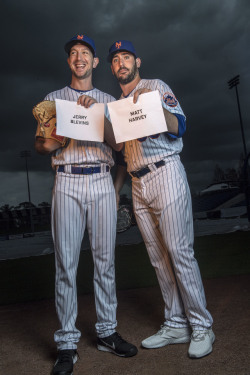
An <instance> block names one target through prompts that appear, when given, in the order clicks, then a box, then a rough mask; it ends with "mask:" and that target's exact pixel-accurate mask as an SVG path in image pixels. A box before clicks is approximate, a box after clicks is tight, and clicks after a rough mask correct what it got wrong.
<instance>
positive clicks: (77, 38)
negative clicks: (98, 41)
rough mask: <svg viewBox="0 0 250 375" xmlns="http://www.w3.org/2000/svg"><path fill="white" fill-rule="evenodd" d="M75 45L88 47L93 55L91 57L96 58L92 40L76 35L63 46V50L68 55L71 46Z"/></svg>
mask: <svg viewBox="0 0 250 375" xmlns="http://www.w3.org/2000/svg"><path fill="white" fill-rule="evenodd" d="M77 43H82V44H85V45H86V46H87V47H89V49H90V50H91V52H92V53H93V56H94V57H96V48H95V42H94V41H93V39H91V38H89V37H88V36H87V35H85V34H76V35H75V36H73V38H71V39H70V40H69V41H68V42H67V43H66V44H65V46H64V49H65V51H66V52H67V54H69V52H70V50H71V48H72V47H73V45H75V44H77Z"/></svg>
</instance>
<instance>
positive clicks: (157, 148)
mask: <svg viewBox="0 0 250 375" xmlns="http://www.w3.org/2000/svg"><path fill="white" fill-rule="evenodd" d="M141 88H147V89H150V90H152V91H154V90H158V91H159V93H160V96H161V99H162V105H163V107H164V108H165V109H167V110H168V111H169V112H171V113H173V114H178V115H183V116H184V113H183V111H182V109H181V106H180V104H179V102H178V101H177V99H176V98H175V96H174V94H173V92H172V90H171V89H170V87H169V86H168V85H167V84H166V83H164V82H163V81H161V80H159V79H152V80H149V79H142V80H140V82H139V83H138V85H137V86H136V87H135V88H134V90H133V91H132V92H131V93H130V94H129V95H128V96H133V95H134V93H135V92H136V91H137V90H138V89H141ZM121 98H124V97H123V95H122V96H121ZM182 147H183V143H182V138H172V137H171V136H169V135H168V134H166V133H161V134H159V135H156V136H155V137H147V138H146V139H144V138H143V139H135V140H132V141H128V142H126V143H125V152H124V157H125V161H126V162H127V165H128V171H129V172H130V171H135V170H138V169H141V168H143V167H145V166H146V165H148V164H151V163H155V162H157V161H159V160H162V159H164V158H166V157H167V156H170V155H174V154H179V153H180V152H181V150H182Z"/></svg>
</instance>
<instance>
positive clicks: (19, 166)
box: [0, 0, 250, 206]
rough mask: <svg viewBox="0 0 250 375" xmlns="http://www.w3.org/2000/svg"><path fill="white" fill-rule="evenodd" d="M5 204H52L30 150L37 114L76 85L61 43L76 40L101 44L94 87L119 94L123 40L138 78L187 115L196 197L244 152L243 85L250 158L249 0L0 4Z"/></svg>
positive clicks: (41, 166) (26, 0) (46, 174)
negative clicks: (111, 54)
mask: <svg viewBox="0 0 250 375" xmlns="http://www.w3.org/2000/svg"><path fill="white" fill-rule="evenodd" d="M1 14H2V21H1V26H0V28H1V47H2V58H1V61H2V69H1V93H2V94H1V129H2V133H1V137H2V142H1V150H0V156H1V157H0V181H1V188H0V193H1V196H0V206H1V205H3V204H5V203H8V204H11V205H16V204H18V203H20V202H23V201H27V200H28V193H27V180H26V172H25V161H24V159H22V158H20V156H19V155H20V151H22V150H31V155H32V157H31V158H29V160H28V165H29V172H30V174H29V176H30V188H31V200H32V201H33V203H35V204H38V203H39V202H42V201H50V199H51V190H52V187H53V171H52V170H51V167H50V157H47V156H46V157H45V156H40V155H38V154H36V152H35V150H34V146H33V144H34V134H35V130H36V122H35V120H34V118H33V116H32V107H33V106H34V105H35V104H37V102H39V101H41V100H43V98H44V97H45V95H46V94H47V93H49V92H51V91H54V90H57V89H60V88H62V87H64V86H66V85H67V84H69V83H70V78H71V75H70V71H69V69H68V66H67V63H66V58H67V56H66V54H65V52H64V44H65V42H66V41H68V40H69V39H70V38H71V37H72V36H73V35H75V34H76V33H83V34H86V35H88V36H90V37H91V38H93V39H94V40H95V42H96V47H97V54H98V56H99V58H100V64H99V66H98V68H97V69H96V71H95V72H94V85H95V86H96V87H98V88H99V89H101V90H103V91H106V92H108V93H110V94H113V95H114V96H115V97H116V98H118V97H119V94H120V89H119V86H118V84H117V82H116V81H115V79H114V78H113V76H112V75H111V72H110V66H109V64H108V63H107V62H106V56H107V53H108V49H109V47H110V45H111V44H112V43H113V42H114V41H115V40H117V39H128V40H131V41H132V42H133V44H134V45H135V48H136V50H137V54H138V55H139V56H140V57H141V59H142V67H141V76H142V77H143V78H160V79H162V80H163V81H165V82H166V83H167V84H168V85H169V86H170V87H171V88H172V90H173V91H174V93H175V95H176V97H177V98H178V100H179V102H180V103H181V106H182V109H183V111H184V113H185V114H186V116H187V132H186V134H185V136H184V139H183V140H184V149H183V151H182V153H181V159H182V161H183V164H184V166H185V168H186V171H187V175H188V180H189V183H190V186H191V189H192V190H201V189H203V188H205V187H206V186H207V185H208V184H209V183H210V182H211V180H212V177H213V171H214V167H215V165H216V164H219V165H220V166H221V167H222V168H225V169H226V168H231V167H237V166H238V160H239V157H240V154H241V153H242V152H243V144H242V137H241V131H240V121H239V113H238V107H237V101H236V93H235V89H232V90H229V89H228V84H227V82H228V80H229V79H231V78H233V77H234V76H236V75H238V74H239V75H240V85H239V86H238V91H239V98H240V105H241V111H242V118H243V125H244V130H245V137H246V141H247V149H248V152H249V151H250V141H249V140H250V106H249V96H250V3H249V0H220V1H218V0H126V1H124V0H120V1H115V0H114V1H110V0H102V1H97V0H91V1H84V0H81V1H80V0H76V1H74V0H71V1H68V0H60V1H58V0H53V1H52V0H43V1H31V0H22V1H18V0H2V1H1Z"/></svg>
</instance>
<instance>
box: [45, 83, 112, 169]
mask: <svg viewBox="0 0 250 375" xmlns="http://www.w3.org/2000/svg"><path fill="white" fill-rule="evenodd" d="M81 95H88V96H91V97H92V98H94V99H96V101H97V102H98V103H104V104H107V103H109V102H112V101H114V100H115V98H113V97H112V96H111V95H109V94H106V93H105V92H102V91H100V90H98V89H96V88H93V89H92V90H88V91H80V90H75V89H72V88H71V87H70V86H66V87H64V88H63V89H61V90H57V91H54V92H51V93H50V94H48V95H47V96H46V97H45V99H44V100H55V99H63V100H69V101H74V102H76V101H77V99H78V98H79V96H81ZM105 111H107V109H106V106H105ZM100 163H106V164H108V165H109V166H113V165H114V161H113V158H112V150H111V147H110V146H109V145H108V144H107V143H105V142H104V143H101V142H89V141H78V140H74V139H71V140H70V142H69V144H68V145H67V147H64V148H60V149H58V150H57V151H56V152H55V155H54V156H53V157H52V166H53V167H54V166H56V165H67V164H88V165H92V164H100Z"/></svg>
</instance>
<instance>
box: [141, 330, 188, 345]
mask: <svg viewBox="0 0 250 375" xmlns="http://www.w3.org/2000/svg"><path fill="white" fill-rule="evenodd" d="M190 337H191V329H190V328H189V327H186V328H171V327H168V326H165V325H163V326H161V329H160V330H159V331H158V332H157V333H156V334H155V335H153V336H150V337H148V338H147V339H145V340H143V341H142V343H141V344H142V346H143V347H144V348H147V349H154V348H161V347H162V346H166V345H170V344H183V343H186V342H189V341H190Z"/></svg>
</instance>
